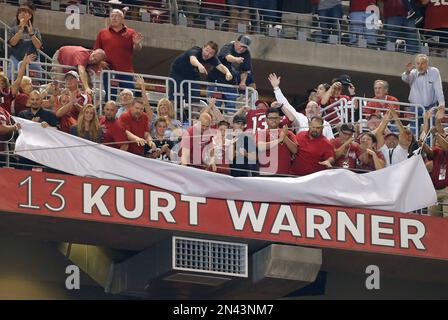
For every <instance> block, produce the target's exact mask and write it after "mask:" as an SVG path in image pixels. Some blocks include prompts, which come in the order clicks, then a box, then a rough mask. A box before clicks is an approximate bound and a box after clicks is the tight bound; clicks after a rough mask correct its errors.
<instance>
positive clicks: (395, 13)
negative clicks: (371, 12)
mask: <svg viewBox="0 0 448 320" xmlns="http://www.w3.org/2000/svg"><path fill="white" fill-rule="evenodd" d="M407 15H408V10H406V7H405V6H404V5H403V0H387V1H383V16H384V18H390V17H406V16H407Z"/></svg>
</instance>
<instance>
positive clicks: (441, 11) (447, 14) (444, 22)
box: [420, 0, 448, 48]
mask: <svg viewBox="0 0 448 320" xmlns="http://www.w3.org/2000/svg"><path fill="white" fill-rule="evenodd" d="M420 2H421V3H422V5H425V6H426V12H425V29H430V30H434V31H433V32H432V33H431V34H432V35H434V36H437V35H438V36H439V37H440V38H439V42H440V43H441V44H443V47H444V48H447V47H448V1H446V0H432V1H431V0H420ZM438 31H440V32H438Z"/></svg>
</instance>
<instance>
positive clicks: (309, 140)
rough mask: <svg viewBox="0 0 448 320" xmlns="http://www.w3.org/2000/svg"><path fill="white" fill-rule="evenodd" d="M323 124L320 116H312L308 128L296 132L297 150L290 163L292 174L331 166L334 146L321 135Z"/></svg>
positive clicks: (311, 171)
mask: <svg viewBox="0 0 448 320" xmlns="http://www.w3.org/2000/svg"><path fill="white" fill-rule="evenodd" d="M323 124H324V121H323V119H322V118H321V117H317V116H316V117H312V118H311V120H310V122H309V130H308V131H303V132H299V133H298V134H297V136H296V139H297V144H298V146H299V150H298V152H297V155H296V158H295V159H294V161H293V164H292V173H293V174H295V175H297V176H305V175H307V174H311V173H314V172H318V171H321V170H324V169H327V168H331V167H332V166H333V163H334V148H333V145H332V144H331V143H330V141H328V139H327V138H325V137H324V136H323V135H322V132H323Z"/></svg>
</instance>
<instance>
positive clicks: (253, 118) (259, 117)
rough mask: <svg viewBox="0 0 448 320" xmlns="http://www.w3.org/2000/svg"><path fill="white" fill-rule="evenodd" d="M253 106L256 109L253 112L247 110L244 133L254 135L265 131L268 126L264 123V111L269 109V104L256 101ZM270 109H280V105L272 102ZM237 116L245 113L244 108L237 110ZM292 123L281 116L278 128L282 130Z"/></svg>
mask: <svg viewBox="0 0 448 320" xmlns="http://www.w3.org/2000/svg"><path fill="white" fill-rule="evenodd" d="M255 106H256V107H257V109H255V110H249V111H247V113H246V123H247V125H246V131H251V132H252V133H255V132H256V131H259V130H266V129H268V124H267V121H266V110H267V109H269V104H268V103H267V102H265V101H261V100H258V101H257V102H255ZM271 107H272V108H281V103H278V102H276V101H275V102H273V103H271ZM238 111H239V112H238V113H237V114H238V115H239V114H240V113H241V112H243V111H245V108H244V107H243V108H242V109H240V110H238ZM291 124H292V122H291V121H290V120H289V118H288V117H286V116H283V117H282V118H281V120H280V124H279V128H283V127H284V126H290V125H291Z"/></svg>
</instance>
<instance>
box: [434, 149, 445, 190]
mask: <svg viewBox="0 0 448 320" xmlns="http://www.w3.org/2000/svg"><path fill="white" fill-rule="evenodd" d="M432 151H433V152H434V156H433V157H432V159H431V160H433V168H432V171H431V173H430V174H429V175H430V176H431V180H432V183H433V184H434V188H436V189H438V190H440V189H443V188H445V187H446V186H448V175H447V173H448V172H447V171H446V170H447V168H448V154H447V153H446V152H444V151H443V150H442V149H441V148H440V147H434V148H432Z"/></svg>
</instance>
